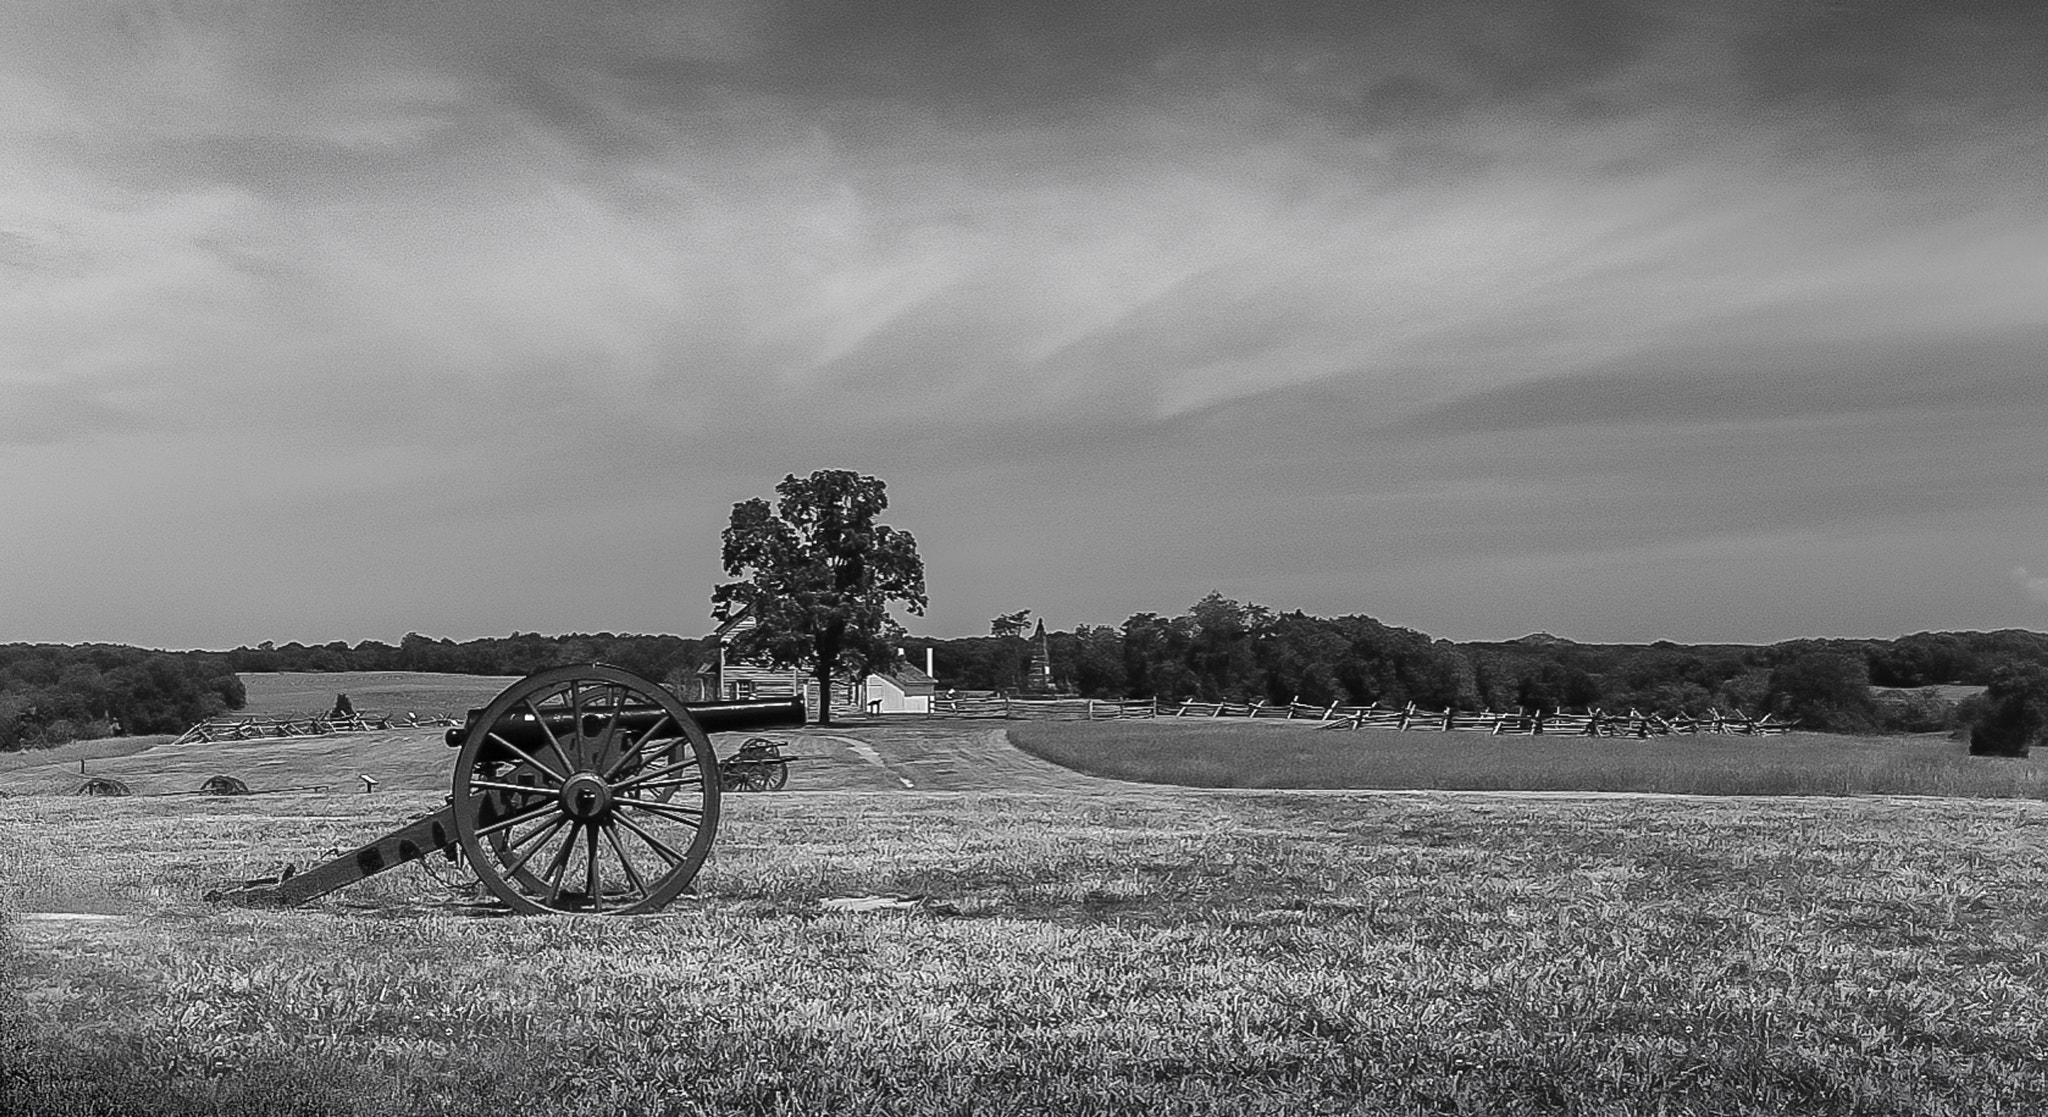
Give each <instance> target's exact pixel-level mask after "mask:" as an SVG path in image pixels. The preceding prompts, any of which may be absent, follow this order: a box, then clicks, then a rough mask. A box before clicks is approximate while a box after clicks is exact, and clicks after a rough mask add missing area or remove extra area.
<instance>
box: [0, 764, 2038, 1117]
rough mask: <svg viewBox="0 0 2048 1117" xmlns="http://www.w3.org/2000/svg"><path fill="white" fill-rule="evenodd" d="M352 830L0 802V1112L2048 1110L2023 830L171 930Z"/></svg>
mask: <svg viewBox="0 0 2048 1117" xmlns="http://www.w3.org/2000/svg"><path fill="white" fill-rule="evenodd" d="M371 801H372V802H374V803H375V806H374V808H373V809H366V808H365V806H364V804H365V800H364V799H363V797H354V798H344V797H335V796H303V797H278V798H267V799H245V800H232V801H218V800H210V801H204V802H201V801H196V800H168V799H160V800H91V801H77V800H61V799H54V798H46V797H37V798H17V799H12V800H8V801H6V802H5V803H0V896H4V897H5V901H4V903H5V905H6V907H7V908H8V909H9V914H8V918H7V922H6V928H7V939H6V945H5V947H4V951H5V953H4V965H5V971H6V978H7V981H8V983H9V984H10V985H11V986H12V987H13V988H12V989H11V990H10V992H11V994H12V995H11V996H9V997H8V998H7V999H6V1000H5V1002H4V1005H5V1007H4V1008H0V1033H4V1034H0V1059H4V1060H7V1062H8V1065H7V1066H5V1068H4V1071H5V1073H4V1075H0V1091H4V1094H0V1109H4V1110H5V1111H6V1112H8V1113H10V1114H20V1115H29V1114H60V1113H61V1114H76V1113H87V1112H103V1113H195V1114H196V1113H265V1114H268V1113H293V1112H297V1113H375V1114H386V1113H392V1114H395V1113H465V1114H467V1113H507V1112H512V1113H517V1112H534V1113H558V1112H559V1113H588V1114H615V1113H692V1112H738V1113H820V1114H822V1113H970V1112H971V1113H998V1114H1000V1113H1273V1114H1281V1113H1286V1114H1299V1113H1319V1112H1320V1113H1331V1112H1386V1113H1414V1112H1475V1113H1514V1112H1528V1113H1537V1112H1581V1113H1654V1112H1670V1113H1715V1114H1722V1113H1783V1112H1829V1113H1927V1114H1934V1113H1971V1114H2037V1113H2040V1112H2044V1111H2048V1064H2044V1061H2043V1054H2042V1053H2043V1052H2044V1051H2048V1003H2044V999H2043V997H2042V995H2041V994H2042V990H2043V989H2044V988H2048V954H2044V951H2043V946H2042V943H2043V941H2044V938H2043V936H2044V934H2048V862H2044V859H2043V857H2042V854H2043V852H2044V836H2048V806H2044V805H2043V804H2039V803H2030V802H2021V801H2006V802H2000V803H1980V802H1963V801H1931V800H1930V801H1917V802H1905V801H1873V800H1846V799H1838V800H1779V801H1770V800H1734V799H1724V800H1718V801H1712V800H1709V801H1680V800H1663V799H1651V800H1640V799H1639V800H1607V801H1584V800H1582V801H1557V800H1531V799H1526V798H1522V799H1517V798H1510V797H1489V796H1478V797H1472V796H1464V797H1455V796H1413V795H1408V796H1399V795H1397V796H1387V795H1377V796H1375V795H1361V794H1348V793H1218V792H1193V791H1161V790H1146V789H1129V790H1125V789H1115V790H1112V791H1110V792H1108V793H1102V794H1091V795H1071V794H1069V795H1054V794H1047V793H1029V794H1016V793H986V794H979V795H966V794H958V793H917V792H904V793H900V794H895V795H887V796H878V795H873V794H866V793H815V794H808V795H782V796H756V797H748V798H745V799H741V800H737V801H735V803H734V804H733V805H732V806H731V808H730V811H729V814H728V821H727V825H726V827H725V830H724V832H723V833H722V835H721V839H720V843H719V846H718V850H717V853H716V854H715V857H714V860H713V862H712V863H711V865H710V867H709V868H708V869H707V870H706V872H705V874H704V875H703V876H702V877H701V878H700V882H701V887H700V891H699V894H698V896H697V897H695V898H694V899H691V900H688V901H686V902H684V903H682V904H680V905H678V906H677V907H676V908H674V909H671V911H670V912H668V913H665V914H664V915H662V916H660V917H655V918H649V919H641V920H632V921H622V920H611V921H578V920H575V919H573V918H566V917H550V918H523V919H515V918H503V917H489V916H484V915H478V914H473V913H472V912H471V911H470V909H468V908H466V907H465V903H464V902H465V901H466V899H467V896H466V895H465V894H464V891H463V890H462V889H460V888H451V887H450V886H449V885H448V884H446V883H444V881H443V879H442V878H443V877H446V878H447V879H449V880H453V879H456V878H455V877H453V876H452V875H451V874H449V873H448V872H447V869H446V867H445V866H444V867H442V868H441V869H439V870H436V872H437V873H438V874H439V875H438V876H437V875H435V874H434V873H430V872H428V871H427V870H424V869H417V868H408V869H404V870H400V871H398V872H397V873H394V874H388V875H387V876H386V877H383V878H379V879H378V880H377V881H373V882H371V883H369V884H366V885H363V886H359V887H358V888H357V889H355V890H353V891H351V892H349V893H343V894H340V895H338V896H337V897H334V898H331V899H329V900H327V901H324V902H321V903H320V904H318V905H316V906H315V907H313V908H310V909H307V910H301V911H288V912H257V911H240V910H232V909H229V910H215V909H213V908H211V907H209V906H207V905H205V904H203V903H201V902H199V900H198V896H199V894H200V893H201V892H202V891H203V890H204V889H205V888H206V887H208V886H209V885H211V884H213V883H216V882H217V881H218V880H219V879H221V878H222V877H226V876H232V875H236V874H241V873H245V872H249V871H252V870H255V869H260V868H264V867H266V866H267V864H268V863H269V862H270V861H272V860H273V859H276V858H280V857H284V858H292V859H299V860H301V861H303V859H304V858H307V857H310V856H313V855H316V854H318V853H319V852H320V851H321V850H323V849H326V848H328V847H331V846H335V845H345V844H348V843H350V842H352V841H354V840H356V839H358V838H361V837H366V836H368V835H370V834H372V833H374V832H377V831H379V830H380V829H383V828H387V827H389V826H391V825H392V824H394V823H396V822H397V821H400V820H401V819H402V818H403V817H405V816H406V815H407V814H408V813H410V812H411V811H414V810H424V809H427V808H429V807H431V806H432V805H434V803H435V802H436V801H437V799H436V797H435V796H431V795H418V796H411V797H390V796H387V797H376V798H374V799H372V800H371ZM869 893H901V894H911V895H917V896H922V897H924V898H925V902H924V903H922V904H921V905H919V906H918V907H916V908H915V909H913V910H909V911H882V912H872V913H836V912H828V911H826V910H824V909H823V907H822V905H821V901H823V900H825V899H829V898H833V897H844V896H856V895H863V894H869ZM65 911H70V912H84V913H99V914H103V915H107V916H110V917H109V918H65V917H62V916H60V915H53V914H43V913H52V912H65Z"/></svg>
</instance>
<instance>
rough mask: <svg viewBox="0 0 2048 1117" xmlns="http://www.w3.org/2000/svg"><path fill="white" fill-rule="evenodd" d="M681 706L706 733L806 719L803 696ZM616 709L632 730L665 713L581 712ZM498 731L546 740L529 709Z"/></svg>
mask: <svg viewBox="0 0 2048 1117" xmlns="http://www.w3.org/2000/svg"><path fill="white" fill-rule="evenodd" d="M683 709H685V710H688V711H689V712H690V717H691V719H692V720H693V721H695V722H696V723H697V727H698V728H699V729H702V730H703V731H704V732H706V733H739V732H744V731H747V730H752V729H800V728H802V727H803V724H804V702H803V699H801V698H762V699H750V700H747V701H743V702H697V703H690V704H686V705H685V706H684V707H683ZM483 713H484V712H483V711H482V710H471V711H469V716H468V717H467V718H465V719H464V723H463V726H462V728H460V729H450V730H449V731H448V734H447V740H448V747H449V748H461V747H462V742H463V741H464V740H465V739H466V738H467V737H468V736H469V731H470V730H471V729H473V728H475V727H476V723H477V719H478V718H480V717H482V716H483ZM614 714H616V715H617V717H618V725H619V728H620V729H624V730H628V731H631V732H640V731H642V730H645V729H648V728H650V727H652V726H653V725H654V724H655V723H656V722H658V721H660V720H661V719H662V718H663V717H664V716H666V715H665V714H664V712H663V711H662V708H661V707H659V706H649V705H633V706H619V707H610V706H607V707H601V708H596V709H592V710H590V711H588V712H586V713H585V714H584V715H583V716H584V717H585V718H586V719H592V718H594V719H596V723H595V724H597V725H603V724H606V723H608V722H610V720H611V719H612V717H613V715H614ZM574 720H575V716H574V715H573V714H569V713H566V712H563V713H554V712H550V713H549V714H548V715H547V724H548V729H549V730H550V731H553V732H558V733H559V732H565V731H567V730H568V729H570V728H571V726H572V723H573V722H574ZM497 732H498V733H499V734H500V735H501V736H504V737H506V738H507V739H509V740H510V741H511V742H512V743H513V744H515V745H518V746H520V747H521V748H525V747H528V746H530V745H532V746H537V745H539V744H540V743H541V742H542V741H543V740H544V736H543V734H542V733H541V732H540V730H539V727H538V726H537V725H535V724H534V718H533V715H532V714H518V715H513V716H512V717H510V718H507V719H503V720H500V721H499V723H498V728H497Z"/></svg>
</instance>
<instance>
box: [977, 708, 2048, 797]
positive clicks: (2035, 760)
mask: <svg viewBox="0 0 2048 1117" xmlns="http://www.w3.org/2000/svg"><path fill="white" fill-rule="evenodd" d="M1010 739H1011V741H1012V742H1013V743H1014V744H1016V745H1017V747H1018V748H1020V749H1022V750H1024V751H1025V752H1028V753H1030V754H1032V755H1034V756H1037V757H1040V758H1042V759H1044V760H1047V761H1049V762H1052V763H1056V764H1059V765H1061V766H1063V767H1067V768H1072V769H1074V770H1076V771H1080V772H1086V773H1089V774H1091V775H1096V776H1103V777H1108V778H1112V779H1121V780H1136V781H1141V782H1145V783H1163V784H1178V785H1182V786H1189V787H1243V788H1380V789H1417V790H1419V789H1437V790H1464V791H1610V792H1650V793H1663V794H1680V795H1946V796H1969V797H1979V798H2031V799H2048V756H2042V755H2035V756H2031V757H2028V758H2025V759H2009V758H1990V757H1973V756H1971V755H1970V754H1969V749H1968V747H1967V746H1965V745H1964V744H1963V743H1961V742H1959V741H1954V740H1950V739H1949V738H1947V737H1946V736H1941V735H1922V736H1893V737H1853V736H1844V735H1837V734H1829V733H1789V734H1785V735H1783V736H1777V737H1740V736H1733V735H1726V736H1724V735H1715V734H1702V735H1700V736H1697V737H1651V738H1648V739H1645V740H1637V739H1634V738H1585V737H1512V736H1501V737H1496V736H1491V735H1489V734H1483V733H1402V732H1395V731H1391V730H1380V729H1360V730H1321V729H1316V728H1314V727H1313V725H1312V723H1306V722H1299V721H1296V722H1288V721H1249V720H1236V721H1227V720H1184V719H1178V718H1160V719H1156V720H1143V721H1094V722H1025V723H1019V724H1015V725H1013V727H1012V728H1011V730H1010Z"/></svg>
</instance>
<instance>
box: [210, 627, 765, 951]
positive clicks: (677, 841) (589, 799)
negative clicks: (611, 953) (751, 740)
mask: <svg viewBox="0 0 2048 1117" xmlns="http://www.w3.org/2000/svg"><path fill="white" fill-rule="evenodd" d="M803 723H804V708H803V702H802V700H801V699H787V700H773V701H752V702H713V703H704V704H696V705H685V704H684V703H683V702H681V701H680V700H678V699H677V698H676V697H675V695H673V694H671V693H669V692H668V691H667V690H666V689H664V688H663V687H661V686H660V685H659V684H657V683H653V682H650V681H648V680H646V679H643V678H641V677H640V676H638V675H635V674H633V673H631V672H629V671H625V670H621V669H620V668H617V667H606V666H588V667H557V668H551V669H549V670H545V671H539V672H536V673H534V674H532V675H529V676H527V677H526V678H524V679H521V680H520V681H518V682H516V683H514V684H512V685H511V686H510V687H507V688H506V689H505V691H504V692H503V693H502V694H499V695H498V697H497V698H495V699H493V700H492V702H491V704H490V705H488V706H486V707H484V708H483V709H481V710H472V711H470V716H469V718H468V720H467V721H466V723H465V724H464V725H463V726H462V727H461V728H459V729H451V730H449V731H448V734H447V741H448V744H449V745H450V747H453V748H456V749H458V750H459V751H458V752H457V753H456V757H455V773H454V779H453V790H452V793H451V794H450V796H449V801H448V805H447V806H446V807H443V808H442V809H441V810H439V811H437V812H435V813H434V814H431V815H428V816H426V817H424V818H421V819H418V820H416V821H414V822H412V823H409V824H407V825H406V826H404V827H401V828H400V829H398V830H395V831H393V832H392V833H389V834H386V835H384V836H383V837H381V838H378V839H376V840H375V841H372V842H370V843H368V844H366V845H364V846H362V847H361V848H359V849H356V850H354V851H352V852H350V853H346V854H343V855H342V856H340V857H337V858H335V859H333V860H331V861H328V862H325V863H324V864H320V865H316V866H314V867H313V868H310V869H307V870H306V871H304V872H302V873H297V874H294V873H292V872H291V871H290V870H289V869H287V870H286V872H285V873H284V874H282V875H280V876H278V877H275V878H266V879H263V880H254V881H246V882H243V883H242V884H239V885H236V886H233V887H230V888H227V889H223V890H221V891H218V892H213V893H209V894H208V898H209V899H214V900H222V901H227V902H231V903H239V904H246V905H250V906H264V907H288V906H292V905H296V904H301V903H304V902H306V901H307V900H310V899H313V898H314V897H317V896H322V895H325V894H327V893H329V892H332V891H334V890H335V889H338V888H342V887H345V886H347V885H350V884H353V883H355V882H357V881H359V880H363V879H365V878H368V877H370V876H373V875H375V874H377V873H380V872H383V871H384V870H385V869H389V868H392V867H394V866H397V865H401V864H404V863H405V862H407V861H416V860H419V859H420V858H423V857H426V856H428V855H429V854H434V853H441V854H443V855H445V856H447V857H449V858H451V859H453V858H455V857H457V856H458V855H459V856H460V857H461V858H462V859H463V860H466V861H467V862H468V863H469V865H470V868H471V870H472V871H473V872H474V873H475V874H476V876H477V879H478V880H479V881H480V882H481V883H482V884H483V885H484V887H485V888H487V889H488V890H489V891H490V892H491V893H492V894H493V895H495V896H497V897H498V899H500V900H502V901H503V902H504V903H505V905H506V906H507V907H510V908H511V909H512V910H514V911H518V912H526V913H534V914H537V913H542V912H582V913H589V914H601V915H635V914H640V913H644V912H651V911H658V910H660V909H661V908H663V907H666V906H667V905H668V903H669V902H670V901H672V900H674V899H675V898H676V897H677V896H678V895H680V894H681V893H682V891H683V890H684V889H685V888H687V887H689V884H690V881H691V880H692V879H694V878H695V877H696V875H697V870H698V869H699V868H700V867H701V866H702V865H703V863H704V858H705V856H706V855H708V854H709V853H710V852H711V842H712V838H713V836H714V835H715V834H716V832H717V829H718V805H719V792H720V790H721V787H722V785H723V783H724V780H723V778H722V776H721V773H720V769H719V762H718V757H717V755H716V754H715V753H714V752H713V750H712V747H711V740H710V736H709V735H710V734H712V733H724V732H740V731H745V730H752V729H772V728H778V727H794V726H801V725H803Z"/></svg>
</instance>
